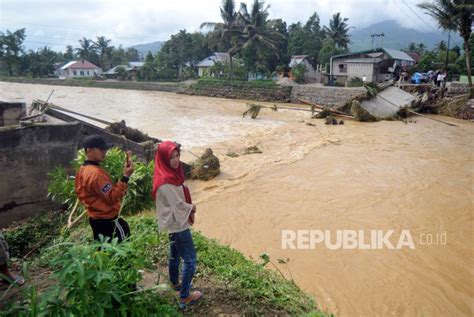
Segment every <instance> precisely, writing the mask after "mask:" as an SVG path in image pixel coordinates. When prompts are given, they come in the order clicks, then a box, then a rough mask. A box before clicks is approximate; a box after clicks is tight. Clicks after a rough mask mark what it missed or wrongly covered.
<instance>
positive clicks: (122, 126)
mask: <svg viewBox="0 0 474 317" xmlns="http://www.w3.org/2000/svg"><path fill="white" fill-rule="evenodd" d="M105 130H107V131H109V132H111V133H113V134H117V135H123V136H125V137H126V138H127V139H128V140H132V141H134V142H137V143H141V142H146V141H155V142H159V140H158V139H154V138H152V137H150V136H148V134H146V133H143V132H142V131H140V130H138V129H134V128H130V127H127V124H126V123H125V120H122V121H120V122H113V123H111V124H109V126H107V127H106V128H105Z"/></svg>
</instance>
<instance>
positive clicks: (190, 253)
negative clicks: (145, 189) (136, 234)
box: [152, 141, 202, 309]
mask: <svg viewBox="0 0 474 317" xmlns="http://www.w3.org/2000/svg"><path fill="white" fill-rule="evenodd" d="M179 158H180V151H179V147H178V146H177V144H176V143H174V142H171V141H166V142H162V143H160V144H159V145H158V149H157V151H156V154H155V171H154V174H153V193H152V195H153V199H154V200H155V201H156V211H157V218H158V229H159V230H160V231H166V232H168V237H169V241H170V254H169V261H168V270H169V277H170V282H171V284H172V285H173V288H174V289H175V290H176V291H179V307H180V308H182V309H183V308H186V307H187V306H188V305H191V304H194V303H195V302H197V301H198V300H199V299H200V298H201V297H202V293H201V292H200V291H193V292H191V291H190V289H191V282H192V279H193V276H194V272H195V270H196V250H195V249H194V243H193V237H192V235H191V231H190V230H189V228H190V227H191V226H192V225H193V224H194V214H195V212H196V205H195V204H193V203H192V200H191V193H190V192H189V188H188V187H187V186H186V185H185V184H184V171H183V167H182V165H181V163H180V160H179ZM181 259H183V268H182V279H181V283H179V264H180V262H181Z"/></svg>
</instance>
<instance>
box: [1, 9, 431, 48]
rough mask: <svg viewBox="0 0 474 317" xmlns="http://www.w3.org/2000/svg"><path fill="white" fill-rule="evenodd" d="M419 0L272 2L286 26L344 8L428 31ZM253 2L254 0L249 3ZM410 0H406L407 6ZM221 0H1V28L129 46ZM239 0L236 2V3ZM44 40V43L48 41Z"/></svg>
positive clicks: (167, 31) (361, 22) (190, 23)
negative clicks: (418, 5)
mask: <svg viewBox="0 0 474 317" xmlns="http://www.w3.org/2000/svg"><path fill="white" fill-rule="evenodd" d="M418 2H420V1H418V0H294V1H292V0H272V1H267V3H268V4H270V10H269V11H270V18H272V19H273V18H282V19H283V20H284V21H286V22H287V24H288V25H289V24H291V23H294V22H298V21H301V22H302V23H305V22H306V20H307V19H308V18H309V17H310V16H311V15H312V14H313V13H314V12H317V13H318V15H319V17H320V19H321V25H327V24H328V22H329V19H330V18H331V16H332V15H333V14H334V13H336V12H341V15H342V16H343V17H347V18H349V25H351V26H355V27H358V28H360V27H365V26H368V25H370V24H373V23H376V22H380V21H383V20H387V19H393V20H396V21H398V22H399V23H400V24H401V25H404V26H407V27H416V28H425V29H428V26H426V25H425V24H424V23H423V22H421V21H419V18H417V17H416V16H415V15H414V14H413V13H412V12H411V11H410V9H409V8H408V7H407V6H409V7H410V8H411V9H413V10H414V11H416V12H417V13H418V14H419V15H420V16H421V17H422V18H423V19H424V20H425V21H429V23H432V21H431V20H430V19H429V17H428V16H426V15H425V14H423V13H422V12H421V11H420V10H419V9H418V8H417V7H416V4H417V3H418ZM247 3H248V4H249V5H250V3H251V1H247ZM405 3H406V4H405ZM220 5H221V1H220V0H200V1H195V0H177V1H156V0H155V1H149V0H116V1H112V0H96V1H92V0H81V1H79V0H70V1H59V0H23V1H21V0H20V1H19V0H0V12H1V13H0V30H1V31H5V30H6V29H9V30H11V31H13V30H16V29H18V28H21V27H26V29H27V43H26V44H27V45H28V46H29V47H35V46H36V47H39V46H44V45H47V44H48V43H49V45H50V46H52V47H53V49H63V48H64V47H65V45H67V44H71V45H73V46H77V42H78V40H79V39H80V38H82V37H83V36H84V37H87V38H95V37H96V36H101V35H103V36H106V37H107V38H110V39H112V42H113V44H114V45H117V46H118V45H119V44H123V45H124V46H128V45H133V44H138V43H147V42H153V41H159V40H160V41H163V40H167V39H168V38H169V36H170V35H171V34H175V33H177V32H178V31H179V30H182V29H186V30H187V31H190V32H193V31H197V30H199V26H200V24H201V23H202V22H207V21H216V22H218V21H220V14H219V6H220ZM239 6H240V2H239V1H237V2H236V7H237V8H238V7H239ZM43 43H44V44H43Z"/></svg>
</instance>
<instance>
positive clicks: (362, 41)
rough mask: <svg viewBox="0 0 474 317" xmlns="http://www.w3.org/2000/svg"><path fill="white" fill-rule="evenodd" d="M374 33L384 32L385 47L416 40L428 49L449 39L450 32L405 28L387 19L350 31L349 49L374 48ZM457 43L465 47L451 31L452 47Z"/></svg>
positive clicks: (401, 46) (377, 39)
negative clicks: (372, 35)
mask: <svg viewBox="0 0 474 317" xmlns="http://www.w3.org/2000/svg"><path fill="white" fill-rule="evenodd" d="M434 27H437V26H434ZM374 33H378V34H380V33H384V34H385V36H384V37H383V47H386V48H393V49H404V48H406V47H407V46H408V44H410V43H411V42H414V43H416V44H418V43H423V44H425V45H426V47H427V48H428V49H432V48H433V47H434V46H435V44H437V43H439V42H440V41H445V42H447V41H448V34H447V33H441V31H440V32H438V33H437V32H434V31H432V32H429V31H422V30H416V29H411V28H404V27H402V26H400V25H399V24H398V23H397V22H395V21H392V20H387V21H383V22H379V23H376V24H372V25H371V26H368V27H366V28H362V29H353V31H352V32H350V33H349V34H350V36H351V45H350V47H349V49H350V50H351V51H352V52H356V51H362V50H366V49H370V48H372V37H371V36H370V34H374ZM380 42H381V38H380V37H375V38H374V47H380V44H381V43H380ZM455 44H457V45H459V46H460V47H461V48H462V47H463V42H462V39H461V37H460V36H459V35H458V34H457V33H456V34H455V33H451V44H450V47H453V46H454V45H455Z"/></svg>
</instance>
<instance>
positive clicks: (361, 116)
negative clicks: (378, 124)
mask: <svg viewBox="0 0 474 317" xmlns="http://www.w3.org/2000/svg"><path fill="white" fill-rule="evenodd" d="M351 113H352V114H353V115H354V118H355V119H356V120H357V121H362V122H374V121H377V118H375V117H374V116H373V115H371V114H370V113H369V112H368V111H367V110H365V109H364V108H362V106H361V105H360V102H359V101H358V100H352V104H351Z"/></svg>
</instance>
